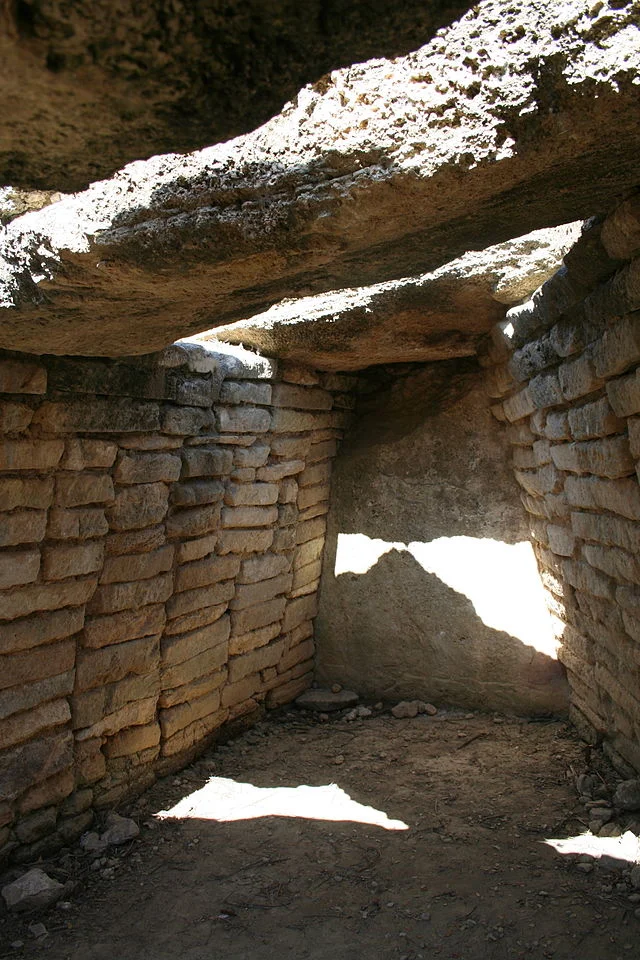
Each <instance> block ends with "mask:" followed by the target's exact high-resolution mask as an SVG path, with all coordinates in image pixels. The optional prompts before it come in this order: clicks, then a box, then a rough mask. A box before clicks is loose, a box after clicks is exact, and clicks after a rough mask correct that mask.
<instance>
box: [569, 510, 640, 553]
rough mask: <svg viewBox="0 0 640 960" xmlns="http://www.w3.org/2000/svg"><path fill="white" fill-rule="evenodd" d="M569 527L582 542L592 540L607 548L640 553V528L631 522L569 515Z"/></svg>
mask: <svg viewBox="0 0 640 960" xmlns="http://www.w3.org/2000/svg"><path fill="white" fill-rule="evenodd" d="M571 527H572V529H573V532H574V533H575V534H576V536H578V537H581V538H582V539H583V540H594V541H595V542H596V543H602V544H605V545H609V546H618V547H622V548H623V549H624V550H629V551H630V552H631V553H636V552H637V553H640V526H639V525H638V524H637V523H634V522H633V521H631V520H623V519H621V518H620V517H612V516H610V515H608V514H597V513H579V512H574V513H572V514H571Z"/></svg>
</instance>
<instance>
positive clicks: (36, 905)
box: [2, 867, 64, 913]
mask: <svg viewBox="0 0 640 960" xmlns="http://www.w3.org/2000/svg"><path fill="white" fill-rule="evenodd" d="M63 893H64V885H63V884H62V883H58V881H57V880H53V879H52V878H51V877H50V876H49V875H48V874H46V873H45V872H44V870H41V869H40V868H39V867H34V868H33V870H29V871H28V873H25V874H23V876H21V877H19V878H18V879H17V880H14V881H13V883H8V884H7V885H6V886H4V887H3V888H2V898H3V900H4V902H5V904H6V906H7V909H8V910H14V911H15V912H16V913H28V912H30V911H32V910H43V909H45V908H46V907H49V906H51V904H52V903H55V902H56V900H59V899H60V897H61V896H62V894H63Z"/></svg>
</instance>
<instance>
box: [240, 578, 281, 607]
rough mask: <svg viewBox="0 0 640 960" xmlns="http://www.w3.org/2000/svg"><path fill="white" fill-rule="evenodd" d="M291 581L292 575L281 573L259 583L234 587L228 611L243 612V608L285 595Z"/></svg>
mask: <svg viewBox="0 0 640 960" xmlns="http://www.w3.org/2000/svg"><path fill="white" fill-rule="evenodd" d="M291 581H292V575H291V574H290V573H283V574H280V576H278V577H272V578H271V579H270V580H262V581H260V582H259V583H246V584H240V585H238V586H237V587H236V591H235V596H234V597H233V599H232V601H231V603H230V604H229V609H230V610H244V609H245V607H253V606H255V605H256V604H257V603H262V602H264V601H266V600H272V599H273V598H274V597H277V596H278V595H279V594H283V593H287V592H288V591H289V590H290V589H291Z"/></svg>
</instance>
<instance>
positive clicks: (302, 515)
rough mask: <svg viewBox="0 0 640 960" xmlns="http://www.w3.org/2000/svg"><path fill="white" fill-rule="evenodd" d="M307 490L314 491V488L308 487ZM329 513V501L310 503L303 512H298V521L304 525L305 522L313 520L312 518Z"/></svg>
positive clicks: (301, 510)
mask: <svg viewBox="0 0 640 960" xmlns="http://www.w3.org/2000/svg"><path fill="white" fill-rule="evenodd" d="M308 489H309V490H315V489H316V488H315V487H309V488H308ZM327 513H329V501H328V500H322V501H320V503H312V504H311V505H310V506H308V507H305V508H304V510H303V509H300V510H299V511H298V518H297V519H298V520H299V522H300V523H304V522H305V521H306V520H313V518H314V517H321V516H324V515H325V514H327Z"/></svg>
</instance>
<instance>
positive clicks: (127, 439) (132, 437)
mask: <svg viewBox="0 0 640 960" xmlns="http://www.w3.org/2000/svg"><path fill="white" fill-rule="evenodd" d="M183 442H184V441H183V438H182V437H168V436H166V435H165V434H163V433H128V434H127V433H124V434H121V435H120V436H119V437H118V447H120V449H121V450H178V449H179V448H180V447H181V446H182V444H183Z"/></svg>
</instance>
